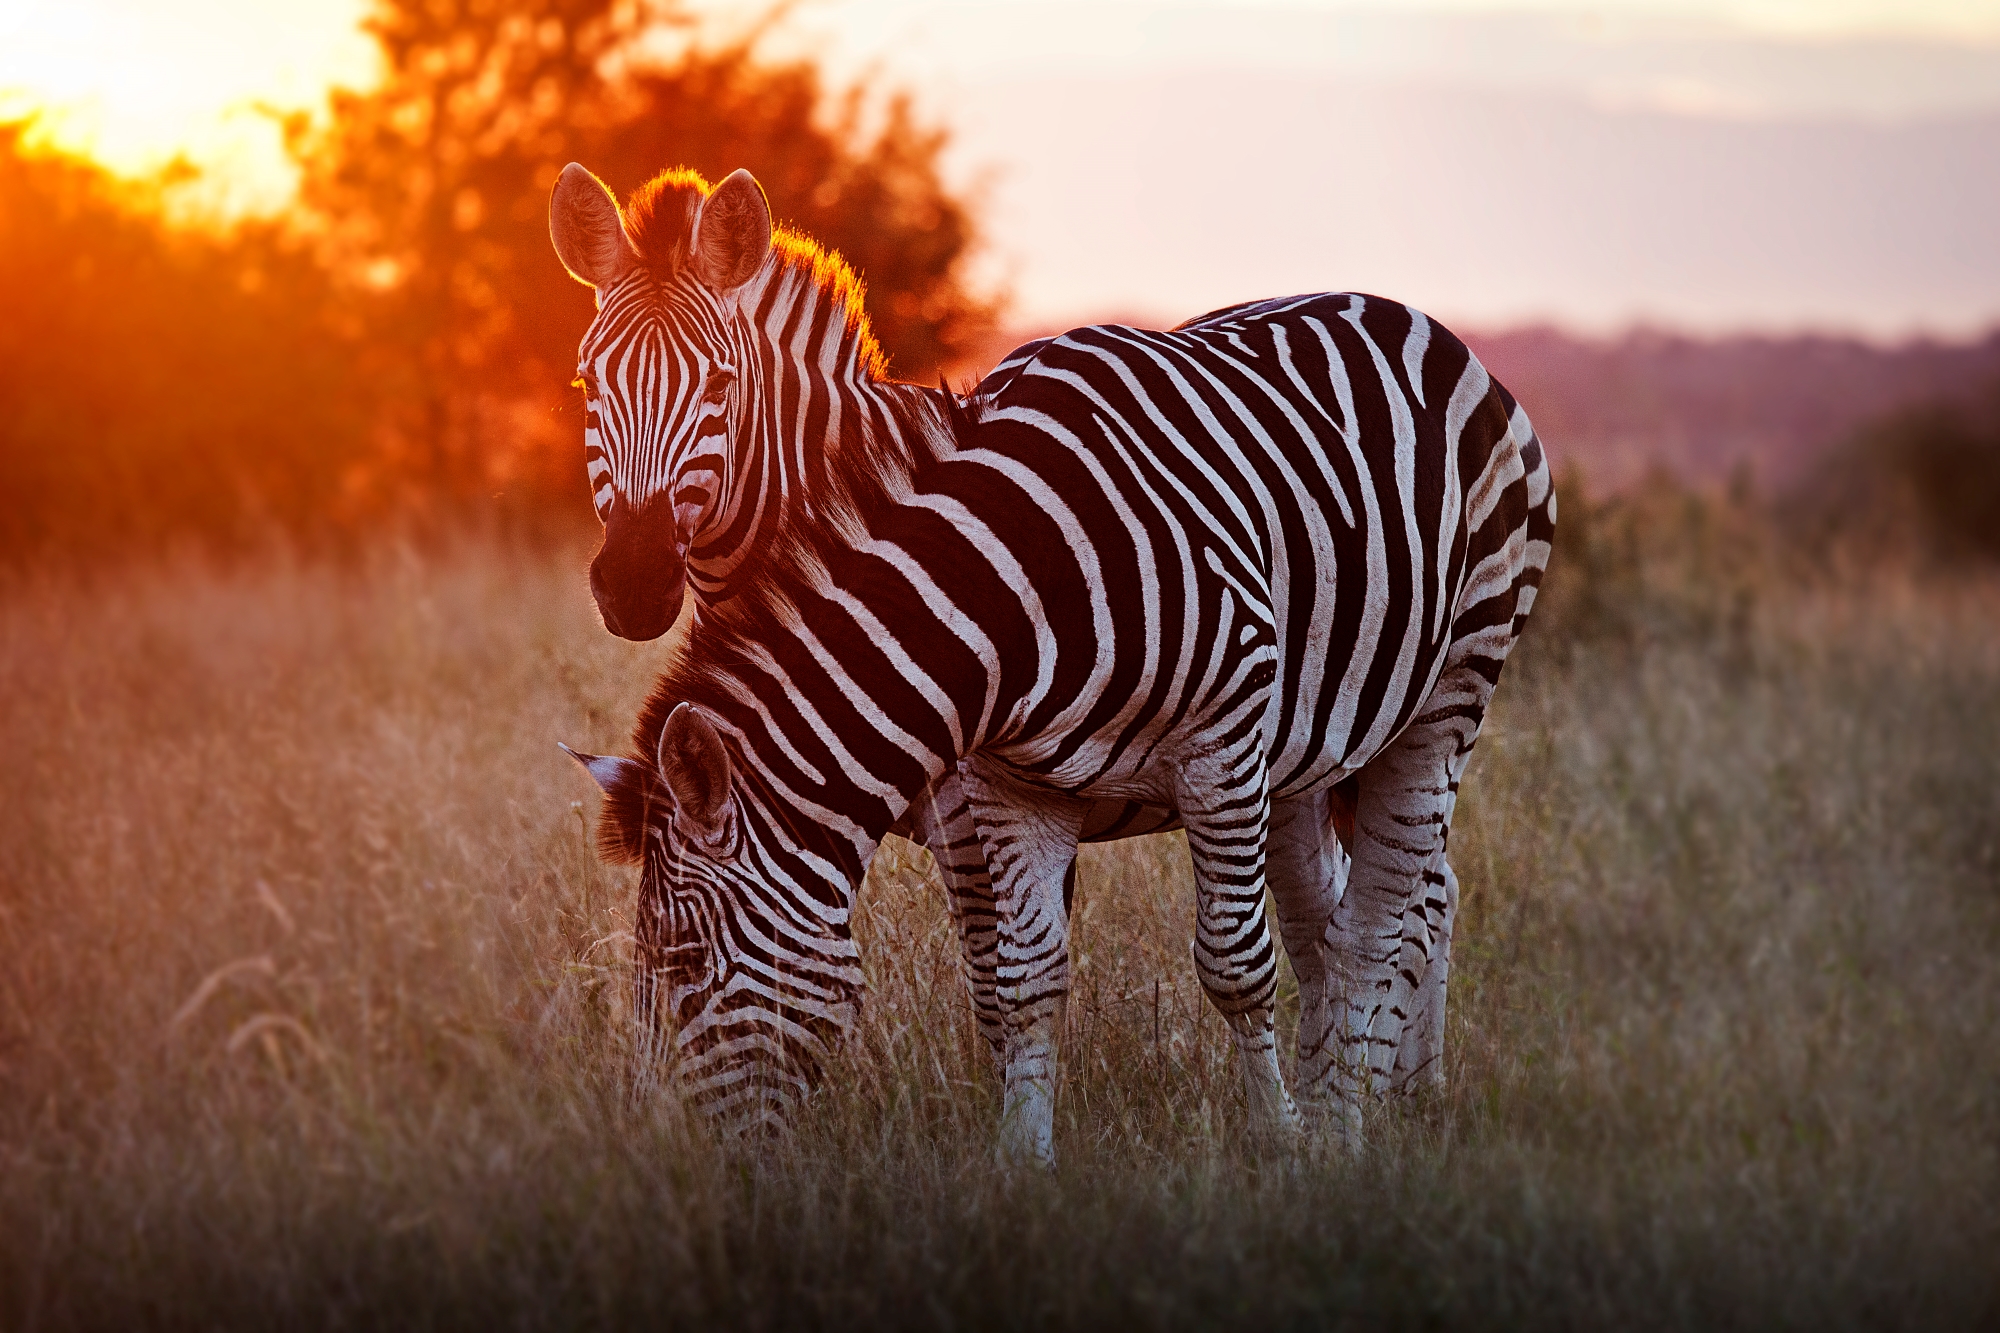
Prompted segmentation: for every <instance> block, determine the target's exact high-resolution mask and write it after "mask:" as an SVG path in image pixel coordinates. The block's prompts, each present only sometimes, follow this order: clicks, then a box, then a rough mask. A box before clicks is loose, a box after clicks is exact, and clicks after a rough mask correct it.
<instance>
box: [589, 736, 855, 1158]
mask: <svg viewBox="0 0 2000 1333" xmlns="http://www.w3.org/2000/svg"><path fill="white" fill-rule="evenodd" d="M563 748H564V749H565V750H568V748H569V747H567V746H564V747H563ZM569 753H570V754H571V755H572V756H573V757H574V758H576V759H577V761H578V762H579V763H582V764H583V765H584V767H585V768H587V769H589V770H590V774H591V776H592V777H593V778H595V779H596V780H597V783H598V785H599V786H600V787H602V788H603V789H604V793H605V800H604V807H603V814H602V816H601V819H600V824H599V849H600V851H601V852H602V853H603V854H604V855H605V856H606V857H607V859H612V860H621V861H625V862H627V863H630V862H633V861H637V862H638V863H639V864H640V865H641V867H642V870H641V874H640V884H639V905H638V919H637V921H636V923H635V927H634V931H633V934H634V937H635V940H636V956H635V958H634V960H633V961H634V980H633V1011H634V1014H635V1017H636V1021H637V1022H638V1023H639V1025H640V1030H641V1045H642V1046H643V1047H645V1048H646V1049H648V1050H649V1051H652V1052H654V1053H656V1054H658V1055H662V1056H666V1057H668V1058H669V1059H670V1060H671V1061H672V1064H673V1066H674V1069H675V1074H676V1078H677V1082H678V1084H679V1086H680V1088H681V1089H682V1093H683V1095H684V1096H686V1097H687V1099H688V1100H689V1102H690V1103H691V1104H692V1105H694V1106H695V1107H697V1108H698V1109H699V1110H701V1111H703V1112H704V1113H706V1114H708V1115H709V1116H711V1117H712V1118H714V1119H715V1120H716V1121H718V1122H719V1123H721V1124H722V1125H723V1126H725V1127H726V1128H730V1129H734V1130H745V1129H753V1128H757V1127H776V1126H778V1125H781V1124H782V1123H783V1121H784V1118H785V1116H786V1113H787V1112H788V1111H789V1109H790V1108H791V1107H792V1106H793V1105H795V1104H796V1103H797V1102H798V1101H799V1100H800V1099H801V1098H802V1097H803V1096H804V1095H805V1094H806V1093H807V1092H808V1091H809V1090H810V1089H811V1087H812V1085H813V1084H814V1083H815V1082H817V1080H818V1077H819V1074H820V1071H821V1070H822V1069H823V1067H824V1065H825V1062H826V1059H827V1057H828V1056H829V1055H830V1054H831V1053H832V1050H833V1048H834V1047H835V1046H836V1045H837V1044H838V1043H839V1041H840V1039H841V1037H842V1036H843V1035H844V1034H845V1033H846V1031H847V1030H848V1029H849V1028H851V1027H852V1026H853V1024H854V1020H855V1018H856V1016H857V1014H858V1012H859V1009H860V1001H861V992H862V985H863V981H862V976H861V970H860V964H859V958H858V955H857V953H856V951H855V948H854V940H853V937H852V936H851V935H850V934H849V933H848V928H847V920H848V917H847V910H846V904H847V902H848V901H850V899H851V885H849V884H846V883H841V884H834V883H831V882H829V880H828V878H827V875H826V873H825V872H826V870H827V869H828V863H827V862H825V861H824V860H821V859H819V858H807V857H802V856H800V855H799V853H798V850H797V849H796V848H788V847H785V846H783V845H782V844H783V841H784V840H783V838H782V836H781V835H775V834H773V833H772V832H770V831H767V828H766V826H765V825H764V823H763V822H762V821H761V820H760V819H759V818H758V816H757V815H756V814H755V813H754V807H753V806H752V805H751V804H750V803H748V802H746V801H745V800H744V799H743V795H742V792H741V791H740V786H739V783H738V781H737V779H736V771H735V769H736V766H735V764H734V763H733V762H732V760H731V758H730V754H729V749H728V747H727V745H726V743H725V742H724V740H723V738H722V735H721V733H720V732H718V731H717V729H716V727H715V725H714V723H712V722H711V721H710V720H709V718H708V716H707V715H706V714H705V713H704V712H703V711H702V710H701V709H699V708H697V707H695V706H694V705H693V704H689V703H681V704H677V705H675V706H674V708H673V710H672V712H671V713H669V714H668V716H667V719H666V722H665V724H664V725H663V726H662V727H661V729H660V738H659V746H658V749H657V751H656V754H655V763H654V764H646V763H643V762H641V761H637V760H632V759H622V758H605V757H601V756H597V755H582V754H576V752H575V751H569ZM801 890H803V891H801ZM833 904H840V906H838V907H835V906H833Z"/></svg>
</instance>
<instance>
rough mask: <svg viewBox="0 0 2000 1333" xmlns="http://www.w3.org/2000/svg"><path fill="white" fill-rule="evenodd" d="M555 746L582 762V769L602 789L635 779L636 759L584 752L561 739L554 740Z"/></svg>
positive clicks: (609, 788) (637, 764) (606, 789)
mask: <svg viewBox="0 0 2000 1333" xmlns="http://www.w3.org/2000/svg"><path fill="white" fill-rule="evenodd" d="M556 748H557V749H558V750H561V751H562V752H563V753H564V754H566V755H568V756H569V757H570V758H572V759H574V760H576V762H577V763H579V764H582V765H583V767H584V770H585V771H586V772H588V773H589V774H590V776H591V778H592V780H593V781H595V782H596V783H597V785H598V787H599V788H601V789H602V790H604V791H610V790H611V789H612V788H613V787H615V786H617V785H618V784H619V782H620V781H625V782H631V781H634V780H635V773H634V771H633V770H636V769H637V768H638V767H639V763H638V761H637V760H634V759H626V758H623V757H621V756H619V755H610V754H585V753H583V752H582V751H581V750H572V749H570V748H569V747H568V746H567V745H564V744H563V743H562V742H561V741H557V742H556Z"/></svg>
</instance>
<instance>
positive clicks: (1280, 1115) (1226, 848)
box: [1176, 750, 1299, 1136]
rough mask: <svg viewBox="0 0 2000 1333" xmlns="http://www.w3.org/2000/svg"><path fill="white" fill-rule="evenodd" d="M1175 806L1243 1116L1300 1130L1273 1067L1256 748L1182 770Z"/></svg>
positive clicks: (1208, 981) (1273, 968) (1206, 979)
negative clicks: (1245, 1106) (1236, 1069)
mask: <svg viewBox="0 0 2000 1333" xmlns="http://www.w3.org/2000/svg"><path fill="white" fill-rule="evenodd" d="M1177 786H1178V793H1177V795H1178V799H1177V802H1176V804H1177V808H1178V809H1179V812H1180V816H1181V822H1182V823H1183V824H1185V825H1186V826H1187V838H1188V852H1189V854H1190V856H1191V857H1192V859H1193V861H1194V884H1195V929H1194V966H1195V974H1196V975H1197V976H1198V977H1200V979H1201V986H1202V989H1203V990H1204V991H1206V992H1208V998H1209V1002H1210V1003H1212V1004H1213V1005H1214V1006H1215V1007H1216V1009H1217V1010H1218V1011H1219V1012H1220V1013H1221V1014H1222V1017H1223V1019H1224V1021H1225V1022H1227V1023H1228V1025H1229V1031H1230V1034H1231V1035H1232V1036H1233V1037H1235V1039H1236V1053H1237V1061H1238V1064H1239V1065H1240V1067H1241V1069H1242V1071H1243V1088H1244V1092H1245V1094H1246V1095H1247V1097H1248V1098H1249V1103H1250V1123H1251V1125H1252V1126H1253V1127H1254V1128H1255V1129H1256V1130H1257V1131H1258V1132H1260V1133H1262V1134H1265V1135H1267V1136H1268V1135H1273V1134H1279V1135H1289V1134H1292V1133H1296V1132H1297V1130H1298V1128H1299V1113H1298V1108H1297V1107H1296V1106H1294V1105H1293V1103H1292V1097H1291V1094H1290V1093H1289V1092H1287V1091H1286V1090H1285V1079H1284V1075H1283V1074H1282V1073H1281V1072H1280V1071H1279V1069H1278V1041H1277V1030H1276V1023H1275V1021H1274V1020H1275V1017H1276V1010H1275V1002H1276V999H1277V993H1278V956H1277V950H1276V948H1275V947H1274V944H1273V941H1272V939H1271V927H1270V922H1269V920H1268V919H1267V917H1266V916H1265V913H1264V887H1265V847H1266V840H1267V839H1266V835H1267V833H1268V831H1269V828H1268V826H1269V823H1270V817H1271V802H1270V799H1269V795H1268V792H1267V789H1266V787H1265V776H1264V762H1263V756H1262V755H1261V754H1258V753H1257V752H1255V751H1254V750H1252V751H1246V752H1244V753H1241V754H1239V755H1237V756H1235V758H1234V762H1229V763H1225V762H1223V760H1222V759H1221V758H1220V757H1208V758H1204V759H1201V760H1197V761H1194V762H1191V763H1189V764H1188V765H1187V766H1186V767H1185V768H1183V769H1182V771H1181V775H1180V778H1179V781H1178V783H1177Z"/></svg>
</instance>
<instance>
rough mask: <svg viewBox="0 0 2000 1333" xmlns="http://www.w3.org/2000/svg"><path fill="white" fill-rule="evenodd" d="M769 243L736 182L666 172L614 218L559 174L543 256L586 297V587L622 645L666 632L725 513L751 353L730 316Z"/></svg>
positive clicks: (586, 187) (767, 216)
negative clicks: (556, 262)
mask: <svg viewBox="0 0 2000 1333" xmlns="http://www.w3.org/2000/svg"><path fill="white" fill-rule="evenodd" d="M772 235H773V232H772V224H771V210H770V207H769V205H768V204H767V203H766V202H765V199H764V191H763V188H762V187H761V186H759V185H758V184H757V181H756V180H755V178H753V177H752V176H751V175H750V173H749V172H747V171H737V172H735V173H734V174H732V175H731V176H729V177H728V179H726V180H724V181H723V182H722V184H720V185H718V186H716V187H714V188H713V189H710V187H709V186H708V184H707V183H706V182H705V181H703V180H702V178H701V177H700V176H699V175H697V174H695V173H694V172H692V171H669V172H663V173H662V174H660V175H659V176H656V177H654V178H653V179H652V180H651V181H649V182H647V183H646V184H645V185H642V186H641V187H639V189H638V190H637V191H635V192H634V193H633V195H632V198H631V200H630V201H629V204H628V206H627V208H625V209H624V210H622V211H621V210H620V209H619V207H618V202H617V200H615V199H614V198H613V197H612V195H611V192H610V191H609V190H607V189H606V188H605V186H604V184H603V182H601V181H599V180H598V179H597V177H595V176H593V175H591V174H590V172H588V171H586V170H585V169H584V168H583V167H581V166H579V165H577V164H576V163H574V162H572V163H571V164H570V165H569V166H567V167H565V168H563V172H562V175H561V177H560V178H559V179H558V180H557V181H556V185H555V190H554V192H553V193H552V194H551V196H550V199H549V237H550V239H551V240H552V241H553V242H554V244H555V249H556V254H557V255H558V256H559V257H560V258H561V259H562V262H563V266H564V267H565V268H567V269H568V270H569V271H570V274H571V275H572V276H573V277H575V278H576V279H577V280H578V281H580V282H584V283H587V284H589V285H590V286H591V287H593V288H595V289H596V291H597V317H596V318H595V319H594V320H592V322H591V325H590V328H589V329H588V331H586V332H585V334H584V337H583V342H582V345H581V347H580V348H579V350H578V357H577V378H578V382H579V383H580V384H581V385H582V386H583V391H584V397H585V405H586V414H585V425H584V457H585V464H586V466H587V467H588V469H589V473H590V486H591V492H592V499H593V503H594V504H595V506H596V508H597V516H598V518H599V520H601V521H602V522H603V524H604V545H603V548H602V549H601V550H600V551H599V552H598V554H597V558H596V560H595V561H593V562H592V564H591V569H590V587H591V592H592V593H593V594H594V595H595V597H596V599H597V607H598V610H599V612H600V613H601V614H602V615H603V617H604V625H605V628H606V629H609V630H610V631H611V632H612V633H613V634H616V635H618V636H620V637H621V638H626V639H640V640H643V639H654V638H658V637H659V636H660V635H661V634H664V633H665V632H666V631H667V629H668V628H669V627H670V626H671V625H672V624H673V623H674V618H675V617H676V616H677V615H678V614H679V613H680V608H681V599H682V593H683V590H684V588H685V586H686V581H687V562H688V552H689V549H690V547H692V546H694V545H696V544H697V543H699V542H700V541H702V539H703V538H704V536H705V535H709V533H710V530H711V529H713V528H714V527H716V526H717V525H718V524H719V523H720V521H721V519H722V517H723V515H724V512H725V510H726V508H727V502H728V491H729V487H730V485H731V482H732V480H733V478H732V475H731V463H732V452H731V448H730V439H729V437H730V434H731V432H732V431H733V430H736V429H739V428H740V422H739V421H738V406H737V405H738V400H739V396H740V395H739V393H738V391H737V385H738V379H739V376H740V375H742V374H743V373H744V372H745V370H746V365H745V361H746V359H747V357H746V353H747V351H748V348H749V340H748V339H747V338H746V337H745V336H744V328H743V324H744V321H743V318H742V314H741V311H740V310H739V309H738V306H739V302H740V299H741V297H742V295H743V293H744V291H745V289H746V288H747V287H750V286H752V285H754V284H753V283H752V280H753V279H754V278H756V277H757V275H758V273H759V272H760V271H761V270H762V269H763V268H764V266H765V263H766V261H767V260H768V259H769V258H770V255H771V250H772Z"/></svg>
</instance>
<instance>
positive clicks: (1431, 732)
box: [1327, 667, 1493, 1108]
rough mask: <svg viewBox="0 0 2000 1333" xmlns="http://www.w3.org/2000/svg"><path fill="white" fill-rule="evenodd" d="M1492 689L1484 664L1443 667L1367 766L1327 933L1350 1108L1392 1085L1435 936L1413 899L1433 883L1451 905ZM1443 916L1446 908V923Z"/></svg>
mask: <svg viewBox="0 0 2000 1333" xmlns="http://www.w3.org/2000/svg"><path fill="white" fill-rule="evenodd" d="M1492 694H1493V686H1492V683H1491V682H1490V681H1489V680H1487V679H1486V678H1485V677H1484V676H1483V675H1482V674H1480V673H1479V672H1478V671H1476V670H1473V669H1471V668H1469V667H1460V668H1457V669H1448V670H1447V671H1446V672H1445V674H1444V675H1443V676H1442V677H1441V678H1440V679H1439V681H1438V683H1437V685H1436V686H1435V687H1434V688H1433V689H1432V690H1431V693H1430V696H1429V697H1428V698H1427V699H1425V701H1424V703H1423V706H1422V709H1421V711H1420V712H1419V714H1418V716H1417V718H1416V719H1415V720H1414V721H1413V722H1411V723H1410V725H1409V727H1408V728H1406V729H1405V730H1404V732H1403V734H1402V735H1401V736H1399V737H1397V738H1396V740H1395V741H1393V742H1392V743H1391V744H1390V745H1389V747H1388V748H1387V749H1386V750H1384V751H1383V752H1382V753H1381V754H1379V755H1377V756H1376V757H1375V758H1374V759H1372V760H1370V761H1369V763H1368V764H1367V766H1366V767H1364V768H1363V769H1362V770H1361V782H1360V787H1359V790H1358V795H1359V801H1358V804H1357V806H1356V810H1355V837H1354V848H1353V853H1354V864H1353V869H1352V870H1351V871H1350V873H1349V876H1348V885H1347V892H1346V894H1345V895H1344V896H1343V897H1342V899H1341V904H1340V909H1339V911H1338V912H1336V913H1335V916H1334V923H1333V926H1332V927H1331V928H1330V929H1329V931H1328V933H1327V934H1328V938H1327V943H1328V944H1329V945H1330V946H1331V947H1332V948H1334V949H1335V950H1337V951H1338V953H1339V957H1338V973H1339V975H1338V983H1339V985H1340V988H1341V992H1342V994H1341V1001H1340V1004H1339V1007H1338V1010H1337V1015H1336V1017H1337V1020H1338V1029H1339V1030H1338V1033H1337V1039H1338V1040H1339V1042H1340V1044H1341V1047H1342V1049H1341V1055H1340V1058H1339V1059H1338V1060H1336V1061H1334V1062H1333V1069H1332V1071H1331V1072H1332V1091H1333V1092H1334V1093H1336V1094H1337V1095H1338V1096H1340V1097H1341V1098H1342V1099H1343V1100H1344V1101H1346V1102H1347V1103H1349V1105H1350V1106H1352V1107H1356V1108H1358V1105H1359V1102H1360V1099H1361V1097H1362V1095H1363V1094H1364V1093H1365V1092H1366V1091H1368V1090H1369V1089H1371V1088H1372V1089H1374V1090H1377V1091H1382V1090H1386V1089H1387V1088H1389V1087H1390V1086H1391V1082H1392V1080H1391V1074H1392V1073H1393V1071H1394V1069H1395V1066H1396V1064H1397V1056H1396V1052H1397V1048H1398V1046H1399V1044H1400V1043H1401V1041H1402V1038H1403V1033H1404V1029H1405V1027H1406V1025H1407V1024H1408V1023H1409V1021H1410V1019H1411V1017H1412V1013H1413V1010H1414V1009H1415V1007H1416V999H1417V988H1418V985H1419V982H1420V981H1422V980H1423V979H1424V978H1425V976H1426V974H1427V973H1428V972H1429V970H1430V963H1431V957H1430V951H1431V949H1432V947H1433V938H1434V935H1436V934H1437V931H1436V930H1434V928H1433V926H1432V924H1431V914H1430V912H1429V910H1428V908H1427V903H1428V901H1429V898H1430V896H1431V895H1428V894H1426V895H1425V896H1424V897H1422V898H1419V896H1418V894H1419V891H1420V890H1423V889H1424V888H1425V887H1426V884H1427V881H1428V880H1430V879H1432V878H1434V879H1435V883H1436V885H1437V886H1439V887H1441V888H1445V892H1443V893H1442V895H1441V896H1442V897H1443V898H1444V899H1445V903H1446V904H1447V905H1448V904H1449V901H1450V896H1451V895H1450V893H1449V891H1448V887H1447V886H1448V884H1449V880H1448V879H1447V878H1446V874H1447V872H1446V871H1445V869H1444V867H1445V860H1444V852H1445V841H1446V838H1447V836H1448V834H1449V832H1450V827H1451V815H1452V807H1453V805H1454V797H1455V795H1456V793H1457V790H1458V782H1459V778H1460V776H1461V774H1462V773H1463V772H1464V770H1465V762H1466V759H1467V757H1468V756H1469V755H1470V754H1471V753H1472V745H1473V742H1474V741H1476V740H1477V739H1478V737H1479V727H1480V723H1481V722H1482V721H1483V720H1484V718H1485V715H1486V704H1487V702H1488V701H1489V700H1490V699H1491V698H1492ZM1444 920H1445V918H1444V916H1443V914H1442V913H1441V914H1440V920H1439V922H1438V926H1439V928H1441V927H1442V926H1443V924H1444ZM1443 980H1444V973H1443V972H1442V971H1440V973H1439V977H1438V984H1439V985H1440V986H1441V985H1442V983H1443Z"/></svg>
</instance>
